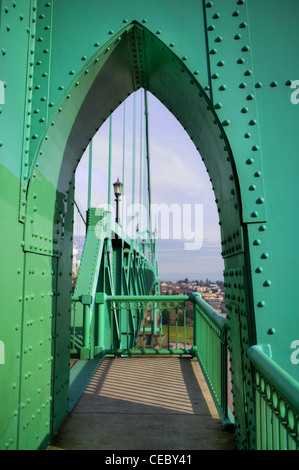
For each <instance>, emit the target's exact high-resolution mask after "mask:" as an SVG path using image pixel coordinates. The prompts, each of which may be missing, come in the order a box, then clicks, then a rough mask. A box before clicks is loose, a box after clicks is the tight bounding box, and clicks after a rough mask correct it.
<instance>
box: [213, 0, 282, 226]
mask: <svg viewBox="0 0 299 470" xmlns="http://www.w3.org/2000/svg"><path fill="white" fill-rule="evenodd" d="M244 3H245V2H244ZM244 3H243V4H244ZM213 6H214V3H213V2H208V4H206V7H207V8H208V9H212V8H213ZM241 14H242V12H241V11H240V10H237V11H236V10H234V11H233V12H232V18H239V16H240V15H241ZM220 17H221V15H220V13H219V12H217V13H214V14H213V13H212V18H213V19H217V20H218V19H219V18H220ZM244 19H245V20H244V21H241V22H239V24H238V26H239V28H240V29H241V30H242V35H241V34H240V33H237V34H235V35H234V40H240V39H241V38H242V36H244V33H246V34H245V36H246V37H245V41H246V42H245V44H243V46H242V47H241V48H240V50H241V52H243V53H246V54H248V53H250V46H249V41H250V39H249V35H248V33H247V29H248V23H247V20H246V12H244ZM215 25H216V22H215ZM215 25H214V24H210V25H209V26H208V31H209V32H210V38H211V40H212V37H213V35H214V33H213V32H215V33H216V31H217V28H216V26H215ZM211 34H213V35H211ZM214 41H215V42H216V43H218V45H219V46H220V45H221V44H222V43H223V41H224V38H223V36H221V35H219V34H217V35H216V37H215V36H214ZM243 41H244V37H243ZM218 53H219V51H218V49H216V48H210V55H211V60H212V58H213V57H215V59H213V63H214V64H215V65H214V66H215V67H216V69H217V68H218V69H219V67H221V68H222V69H223V67H224V66H225V61H224V60H223V59H221V60H219V59H216V56H217V55H218ZM236 63H237V64H239V65H241V66H244V67H245V70H244V69H243V70H242V71H241V74H244V76H245V77H247V82H248V80H249V82H250V83H247V82H243V81H242V82H241V83H240V85H239V88H240V89H244V92H245V94H244V100H245V102H246V101H247V102H248V105H246V106H243V107H241V109H240V112H241V114H243V115H246V114H247V113H249V112H250V113H251V118H250V119H249V120H248V121H247V122H248V124H247V125H248V126H250V129H248V131H246V132H245V133H244V137H245V138H246V139H249V138H250V139H251V140H252V139H253V138H254V139H255V141H256V143H254V144H251V145H248V144H249V141H248V144H246V147H248V152H255V153H256V152H259V151H260V145H259V143H258V133H257V129H255V128H254V127H253V126H255V125H256V124H257V120H256V117H255V114H256V112H255V106H254V98H255V96H254V93H253V92H249V93H248V91H247V88H248V86H249V85H250V86H251V88H252V89H253V87H254V85H253V73H252V69H251V66H250V59H249V62H248V58H246V60H245V56H241V57H239V58H238V59H236ZM211 78H212V80H214V81H215V80H216V79H219V78H220V73H219V72H218V71H217V72H215V73H213V72H211ZM255 86H256V88H259V87H261V84H260V83H257V84H256V85H255ZM271 86H274V85H273V83H272V84H271ZM216 89H217V88H215V91H216ZM218 90H219V91H220V92H225V91H226V90H227V85H226V84H225V83H223V84H221V85H220V86H218ZM214 94H215V92H214ZM223 101H224V100H222V102H221V103H220V102H216V103H215V109H217V110H221V114H223V111H224V107H223ZM249 103H252V105H253V106H254V108H253V109H252V110H251V111H250V106H249ZM218 112H219V111H218ZM221 121H222V125H223V126H224V127H225V128H226V127H228V126H230V125H231V119H228V118H226V119H222V120H221ZM238 125H240V123H239V122H238ZM245 151H246V150H245ZM244 153H245V152H244ZM256 160H258V159H257V158H256V156H255V157H254V158H253V157H251V156H249V157H247V158H246V159H245V163H246V165H255V164H256ZM254 176H255V177H259V176H261V171H260V170H259V169H258V170H257V171H255V172H254ZM261 184H262V180H260V182H259V184H257V182H255V183H254V184H251V185H250V186H251V188H252V187H254V189H256V188H257V187H258V188H259V191H263V189H262V187H261ZM251 191H252V189H251ZM249 194H250V199H251V200H252V204H257V205H258V207H259V209H256V208H255V207H254V209H253V210H251V213H250V218H251V219H257V218H258V217H264V216H263V211H261V210H260V209H261V204H264V198H263V197H257V198H255V200H253V199H252V195H251V193H249Z"/></svg>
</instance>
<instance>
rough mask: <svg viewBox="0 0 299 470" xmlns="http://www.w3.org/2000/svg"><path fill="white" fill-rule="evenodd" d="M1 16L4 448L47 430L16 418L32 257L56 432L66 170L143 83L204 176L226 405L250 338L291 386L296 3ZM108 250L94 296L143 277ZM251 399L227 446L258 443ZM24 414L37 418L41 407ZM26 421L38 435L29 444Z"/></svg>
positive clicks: (53, 7)
mask: <svg viewBox="0 0 299 470" xmlns="http://www.w3.org/2000/svg"><path fill="white" fill-rule="evenodd" d="M0 8H1V17H0V18H1V27H0V44H1V47H0V48H1V53H0V80H1V81H2V82H4V92H5V93H4V94H5V103H4V104H0V162H1V167H0V178H1V179H0V182H1V185H0V187H1V220H2V224H3V229H2V230H1V246H2V255H1V275H0V276H1V288H2V291H1V316H0V341H2V342H3V343H4V346H5V364H0V374H1V382H3V383H5V384H6V385H5V386H6V387H7V388H6V389H5V391H3V392H2V391H1V393H3V394H4V395H5V397H9V398H8V401H6V400H1V405H0V413H1V423H2V424H1V431H0V446H1V448H14V447H18V446H20V445H22V446H23V447H26V448H28V447H32V448H37V447H38V445H39V443H40V442H43V440H44V439H47V436H48V433H49V429H48V427H46V426H45V428H44V431H43V432H44V435H42V432H40V431H39V425H38V424H36V423H37V421H35V420H36V419H37V418H34V419H33V418H32V416H31V418H30V419H31V420H32V422H31V421H30V419H29V411H28V413H27V410H29V408H24V410H25V411H24V412H22V413H21V412H19V411H18V407H19V405H20V403H21V398H23V396H24V397H25V395H26V397H27V398H26V397H25V398H26V399H28V397H29V398H30V394H31V390H30V387H29V385H28V384H29V383H32V384H33V385H32V387H33V388H36V386H35V383H33V381H28V382H25V378H24V375H25V374H27V373H28V370H29V371H30V368H29V366H30V364H29V363H28V364H27V362H26V361H27V359H24V358H23V356H24V352H23V349H22V348H23V338H26V341H27V338H28V344H29V343H34V344H31V345H32V346H34V345H35V344H36V342H37V341H38V331H37V332H36V333H34V330H33V329H32V338H31V336H30V335H29V337H27V335H28V331H31V330H30V327H29V326H28V327H27V325H25V322H24V319H25V318H26V319H27V315H29V313H30V315H31V314H32V319H33V320H34V321H35V320H36V319H37V318H38V316H39V312H40V311H41V309H42V308H43V305H44V304H43V302H44V300H43V299H41V298H40V299H38V300H37V297H35V298H34V299H31V300H30V303H28V304H26V294H28V292H27V286H30V289H31V290H32V295H37V293H38V292H39V290H42V289H43V288H44V286H43V284H42V283H43V282H46V281H45V279H46V278H41V279H44V280H38V279H37V277H34V276H35V275H32V274H30V276H31V277H30V276H29V272H26V269H27V268H28V262H29V261H30V263H31V264H30V269H32V270H34V271H39V270H41V269H45V270H46V273H47V274H45V275H46V276H50V274H49V269H50V266H51V268H52V267H54V271H55V272H56V273H58V274H56V275H55V276H54V275H51V276H54V277H53V283H56V284H55V290H53V289H52V291H53V292H54V291H55V292H58V293H60V295H55V298H56V300H57V301H56V302H55V303H53V304H52V305H50V304H49V308H51V312H50V315H54V316H55V315H57V318H56V317H55V318H56V320H55V322H54V324H55V332H54V337H53V331H52V327H53V323H51V322H50V321H48V320H47V323H45V331H44V332H43V335H48V336H52V340H51V348H52V350H53V351H56V352H57V354H54V355H53V357H55V360H54V363H55V364H54V365H53V370H54V371H56V372H54V373H53V370H52V366H51V368H50V367H48V369H44V368H42V370H43V371H44V370H47V371H48V372H47V380H48V381H49V380H50V381H51V380H52V379H53V384H52V387H53V390H54V391H55V394H54V397H55V396H56V400H55V398H54V400H52V401H51V403H49V404H47V405H46V406H47V407H48V408H47V409H48V410H49V412H50V420H51V421H50V422H51V423H52V422H53V423H57V424H53V426H52V429H56V427H57V426H58V423H59V422H60V421H61V420H62V419H63V416H64V414H65V410H66V406H65V400H66V395H67V394H66V389H67V382H68V377H67V375H68V374H67V367H66V366H65V364H66V357H67V355H68V352H67V347H66V344H67V341H68V337H69V332H68V331H67V330H68V328H67V325H68V322H69V320H68V318H69V314H70V308H71V299H70V293H69V290H68V287H67V286H69V280H70V266H71V265H70V262H71V258H70V256H71V254H70V250H71V227H70V226H71V220H72V211H73V208H72V204H71V197H72V196H71V195H72V191H73V177H74V172H75V170H76V167H77V165H78V162H79V161H80V158H81V156H82V154H83V152H84V150H85V149H86V148H87V146H88V145H89V142H90V140H91V139H92V137H93V135H94V134H95V132H96V130H97V129H98V128H99V127H100V126H101V125H102V123H103V122H104V121H105V120H106V119H107V118H108V117H109V115H110V114H111V112H112V111H113V110H114V109H115V108H116V107H117V106H118V105H119V104H120V103H121V102H122V101H124V99H125V98H126V97H127V96H128V95H130V94H131V93H132V92H133V91H134V90H137V89H138V88H140V87H144V88H146V89H148V90H150V91H151V92H152V93H153V94H154V95H155V96H157V98H159V99H160V100H161V101H162V102H163V103H164V104H165V105H166V106H167V107H168V108H169V109H170V111H171V112H172V113H173V114H174V115H175V116H176V117H177V119H178V120H179V121H180V122H181V124H182V125H183V127H184V128H185V129H186V132H187V133H188V134H189V136H190V137H191V139H192V140H193V142H194V144H195V146H196V147H197V148H198V150H199V152H200V154H201V156H202V158H203V160H204V162H205V165H206V168H207V170H208V172H209V175H210V179H211V183H212V186H213V189H214V192H215V198H216V203H217V206H218V211H219V220H220V224H221V236H222V253H223V257H224V260H225V282H226V284H227V286H226V289H227V296H228V301H227V304H228V306H229V309H231V311H232V316H231V319H230V322H231V332H232V334H231V344H230V347H231V349H232V350H231V361H232V362H231V366H232V373H234V371H235V376H236V380H237V383H235V386H234V387H233V390H234V393H235V395H237V394H238V390H241V389H242V384H245V390H246V396H247V397H252V394H253V389H252V387H253V385H252V383H251V378H250V371H251V370H250V364H249V363H247V362H246V361H247V359H246V352H247V349H248V347H250V346H251V345H253V344H256V343H258V344H267V345H268V346H267V348H266V350H267V351H268V354H269V355H270V356H271V357H272V358H273V359H274V360H275V361H276V362H277V363H278V364H279V365H280V366H281V367H283V369H285V370H286V372H287V373H289V374H290V375H291V376H292V377H294V378H295V379H296V380H298V364H297V361H296V358H295V360H294V359H292V358H294V356H293V355H292V353H293V350H292V346H291V345H292V344H294V341H298V339H299V331H298V318H297V314H296V308H295V307H296V302H297V291H298V265H299V259H298V250H296V246H297V241H298V238H299V224H298V216H297V212H298V203H299V201H298V191H297V175H298V158H297V157H296V155H297V149H298V143H299V141H298V132H297V129H298V122H299V113H298V105H297V100H296V96H297V95H293V93H294V92H296V90H294V88H291V87H292V86H293V83H295V81H296V80H298V79H299V71H298V65H297V61H296V59H295V58H296V57H297V50H296V49H297V44H298V39H299V38H298V35H299V33H298V28H297V24H296V18H297V16H298V8H299V7H298V2H297V1H296V0H287V1H286V2H283V3H282V2H280V1H279V0H272V1H271V5H270V4H269V1H267V0H247V1H245V0H226V1H225V2H224V1H223V0H213V1H202V2H199V1H195V0H190V2H188V7H186V5H184V4H183V3H182V2H181V0H172V1H170V0H169V1H168V0H164V1H162V2H161V1H158V0H153V1H151V2H147V1H145V0H144V1H138V2H137V1H136V0H128V1H126V2H123V1H121V0H115V1H114V2H112V3H111V2H108V1H107V2H106V1H103V2H98V1H97V0H90V1H89V2H88V6H87V4H86V5H85V4H83V3H82V2H81V1H79V0H74V1H72V2H69V0H60V1H57V0H51V1H46V0H29V1H27V0H19V1H17V2H13V1H12V0H7V2H1V3H0ZM295 85H296V83H295ZM294 98H295V99H294ZM67 226H68V228H66V227H67ZM105 250H107V248H105ZM105 250H104V253H105V254H107V253H108V250H107V251H105ZM115 250H116V251H115V254H114V255H113V256H114V257H112V258H111V259H110V258H108V257H107V256H105V257H104V259H105V261H104V265H103V267H102V268H101V269H102V271H101V273H102V274H101V276H102V277H101V282H102V283H105V285H106V287H107V290H106V289H103V290H102V289H101V290H102V291H103V292H107V293H112V287H111V286H112V285H116V286H118V288H121V289H123V290H121V293H125V291H126V289H127V290H128V286H129V290H128V293H133V289H136V292H137V290H139V289H141V290H142V289H143V287H142V286H144V282H146V271H144V273H143V274H142V275H141V272H143V270H142V269H141V271H140V270H139V268H138V263H137V261H136V260H137V258H136V259H135V258H134V256H133V257H132V252H131V250H130V249H129V248H128V247H127V246H121V247H116V246H115ZM117 250H120V252H119V253H118V252H117ZM126 250H129V251H126ZM126 263H127V264H126ZM121 264H122V271H123V272H122V275H121V276H120V275H119V274H116V273H119V269H120V265H121ZM43 265H47V268H46V267H44V268H43V267H42V266H43ZM28 269H29V268H28ZM149 271H150V270H148V272H149ZM54 278H55V281H54ZM29 279H30V281H29ZM49 279H50V278H49ZM49 279H48V282H50V281H49ZM35 280H36V285H35ZM28 283H29V284H28ZM3 286H4V287H3ZM109 286H110V287H109ZM121 286H122V287H121ZM133 286H134V287H133ZM109 289H110V292H109ZM141 290H140V291H141ZM52 291H51V292H52ZM28 295H29V294H28ZM30 295H31V294H30ZM28 302H29V301H28ZM54 304H55V305H54ZM29 305H30V308H29ZM28 308H29V310H28ZM28 312H29V313H28ZM53 318H54V317H53ZM28 321H30V319H29V320H28ZM95 327H96V325H95ZM30 334H31V333H30ZM13 336H14V338H13ZM237 338H238V340H237ZM31 340H32V341H31ZM29 346H30V344H29ZM56 346H57V347H58V349H57V347H56ZM60 351H61V352H62V353H61V354H62V355H60ZM27 357H29V356H27ZM46 357H47V354H46V353H45V355H44V356H43V357H42V363H43V362H45V361H46ZM240 357H242V358H244V361H245V362H244V363H243V364H242V367H241V366H240ZM21 358H22V360H21ZM23 359H24V360H23ZM33 364H34V362H33ZM27 365H28V367H27ZM243 366H244V367H243ZM245 366H246V367H245ZM27 369H28V370H27ZM31 372H32V371H31ZM43 373H44V372H43ZM11 378H13V385H12V384H11ZM26 380H27V379H26ZM45 383H48V382H46V381H45ZM24 384H26V385H24ZM11 387H12V390H13V391H12V392H11V393H9V391H10V390H11ZM46 387H47V385H46ZM47 390H48V389H47V388H46V389H45V394H46V395H47V396H48V391H47ZM25 392H26V393H25ZM24 393H25V395H24ZM32 393H33V392H32ZM27 395H28V396H27ZM49 396H50V395H49ZM59 396H61V397H62V396H63V398H61V400H60V398H59ZM57 397H58V398H57ZM246 400H247V398H244V399H243V398H242V397H241V399H239V395H238V399H237V402H238V407H237V409H236V422H237V425H238V423H239V428H240V436H239V437H238V442H239V445H240V447H242V446H245V447H246V446H249V447H254V420H253V419H252V404H251V403H250V402H249V401H250V399H249V401H246ZM4 403H5V405H4ZM55 403H56V405H55ZM30 406H32V409H33V408H34V407H35V408H36V409H37V407H38V406H39V401H38V399H35V403H34V405H30ZM55 407H56V408H55ZM54 409H55V410H56V411H54ZM35 413H36V412H32V414H34V415H35ZM2 418H3V419H2ZM27 421H29V422H30V424H29V425H28V424H27ZM46 422H48V421H46ZM46 422H45V423H46ZM250 423H251V424H250ZM24 426H27V428H26V429H23V427H24ZM30 426H31V428H34V429H35V431H34V433H35V435H36V436H39V437H38V438H34V437H33V436H32V435H29V431H28V429H29V428H30ZM50 427H51V426H50ZM239 428H238V429H239ZM21 429H22V430H21ZM27 431H28V434H27ZM27 435H28V436H29V437H28V439H27V437H26V436H27Z"/></svg>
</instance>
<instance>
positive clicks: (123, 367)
mask: <svg viewBox="0 0 299 470" xmlns="http://www.w3.org/2000/svg"><path fill="white" fill-rule="evenodd" d="M59 449H61V450H63V449H65V450H75V449H78V450H81V449H84V450H85V449H86V450H89V449H92V450H151V451H152V450H235V449H237V446H236V443H235V439H234V435H233V433H230V432H227V431H224V430H223V429H222V424H221V421H220V418H219V416H218V413H217V410H216V408H215V405H214V403H213V400H212V398H211V395H210V393H209V390H208V386H207V384H206V382H205V379H204V377H203V375H202V372H201V370H200V367H199V364H198V362H197V361H195V360H192V359H191V358H189V357H182V358H179V357H132V358H117V359H114V358H105V359H104V360H103V361H102V363H101V364H100V366H99V367H98V369H97V370H96V373H95V374H94V376H93V377H92V379H91V380H90V382H89V384H88V386H87V387H86V389H85V392H84V394H83V395H82V397H81V399H80V400H79V402H78V403H77V405H76V406H75V408H74V410H73V411H72V413H71V414H70V415H69V417H68V419H67V420H66V422H65V423H64V424H63V426H62V428H61V429H60V432H59V434H58V435H57V436H56V438H55V439H54V440H53V442H52V444H51V446H50V448H49V450H59Z"/></svg>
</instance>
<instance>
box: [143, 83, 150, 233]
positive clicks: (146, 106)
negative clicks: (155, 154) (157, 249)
mask: <svg viewBox="0 0 299 470" xmlns="http://www.w3.org/2000/svg"><path fill="white" fill-rule="evenodd" d="M144 105H145V111H144V114H145V136H146V161H147V190H148V211H149V212H148V213H149V230H150V238H151V237H152V220H151V219H152V216H151V175H150V150H149V129H148V127H149V125H148V101H147V91H146V90H144Z"/></svg>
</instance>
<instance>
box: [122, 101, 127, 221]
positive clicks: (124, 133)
mask: <svg viewBox="0 0 299 470" xmlns="http://www.w3.org/2000/svg"><path fill="white" fill-rule="evenodd" d="M125 154H126V102H125V101H124V114H123V169H122V184H123V187H122V196H124V193H125ZM122 199H123V198H122ZM124 206H125V205H124V203H123V201H122V224H123V225H125V226H126V224H124Z"/></svg>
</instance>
